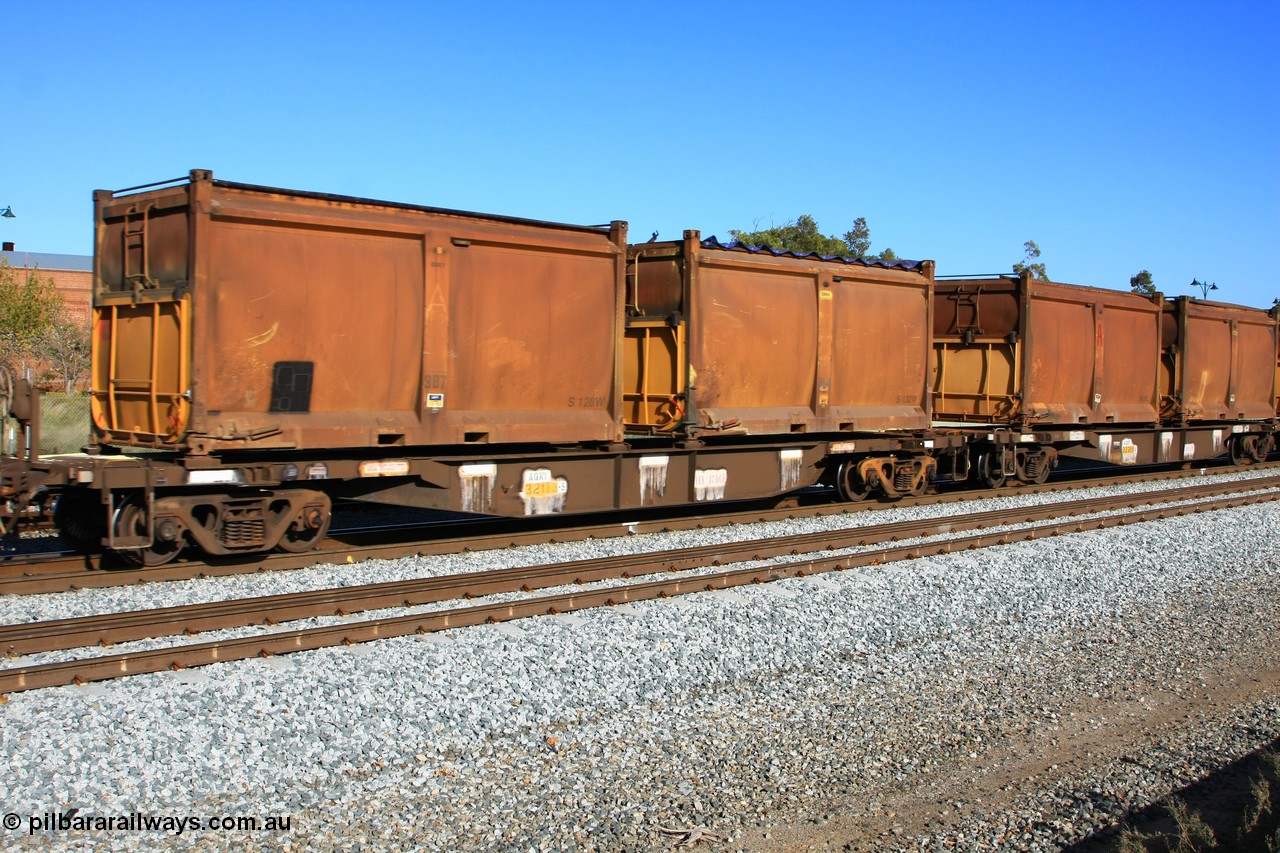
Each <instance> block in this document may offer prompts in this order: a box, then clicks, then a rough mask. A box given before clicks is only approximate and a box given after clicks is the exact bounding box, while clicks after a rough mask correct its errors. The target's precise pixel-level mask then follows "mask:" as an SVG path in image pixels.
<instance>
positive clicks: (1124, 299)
mask: <svg viewBox="0 0 1280 853" xmlns="http://www.w3.org/2000/svg"><path fill="white" fill-rule="evenodd" d="M934 294H935V296H934V354H935V362H936V371H935V374H934V402H933V406H934V413H935V414H934V416H935V418H937V419H938V420H939V421H977V422H990V423H1010V424H1014V423H1018V424H1021V423H1027V424H1032V423H1034V424H1046V425H1048V424H1085V423H1099V424H1101V423H1126V424H1154V423H1156V422H1157V421H1158V420H1159V417H1158V416H1159V393H1158V381H1159V363H1160V313H1161V307H1160V305H1159V304H1158V303H1157V302H1156V301H1153V300H1152V299H1149V298H1147V297H1144V296H1139V295H1138V294H1134V293H1126V292H1123V291H1118V290H1104V289H1101V288H1094V287H1080V286H1077V285H1070V284H1057V283H1053V282H1046V281H1036V280H1034V279H1032V278H1031V277H1030V276H1029V275H1023V276H1021V277H1018V278H1013V277H1003V278H998V279H967V280H950V281H940V282H938V283H937V284H936V286H935V288H934Z"/></svg>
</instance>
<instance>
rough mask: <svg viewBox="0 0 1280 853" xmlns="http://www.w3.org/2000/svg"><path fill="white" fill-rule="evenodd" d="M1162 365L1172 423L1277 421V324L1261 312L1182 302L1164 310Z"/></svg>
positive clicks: (1185, 299)
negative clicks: (1271, 368) (1273, 366)
mask: <svg viewBox="0 0 1280 853" xmlns="http://www.w3.org/2000/svg"><path fill="white" fill-rule="evenodd" d="M1161 328H1162V344H1163V346H1164V352H1165V357H1164V360H1163V361H1162V364H1161V388H1162V389H1163V392H1164V414H1165V417H1166V418H1168V419H1170V420H1176V421H1182V422H1187V423H1193V422H1197V421H1238V420H1268V419H1270V418H1273V417H1275V415H1276V381H1277V376H1276V371H1273V370H1269V369H1267V368H1265V367H1262V365H1270V364H1274V363H1276V362H1277V344H1276V340H1277V333H1276V319H1275V317H1274V316H1273V315H1272V314H1271V313H1270V312H1267V311H1263V310H1261V309H1259V308H1246V307H1244V306H1240V305H1227V304H1224V303H1220V302H1204V301H1201V300H1198V299H1195V298H1194V297H1191V296H1179V297H1178V298H1176V299H1171V300H1169V301H1168V302H1166V303H1165V306H1164V323H1163V326H1162V327H1161Z"/></svg>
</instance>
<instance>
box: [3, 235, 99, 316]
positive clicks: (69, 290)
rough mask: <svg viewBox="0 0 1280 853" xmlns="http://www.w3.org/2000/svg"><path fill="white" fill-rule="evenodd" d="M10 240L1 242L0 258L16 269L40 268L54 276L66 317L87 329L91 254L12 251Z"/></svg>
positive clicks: (90, 300)
mask: <svg viewBox="0 0 1280 853" xmlns="http://www.w3.org/2000/svg"><path fill="white" fill-rule="evenodd" d="M12 246H13V244H12V243H5V244H4V251H0V258H3V259H4V260H5V261H7V262H8V264H9V266H10V267H12V268H13V269H17V270H35V269H38V270H39V271H40V275H42V276H46V277H48V278H50V279H52V280H53V286H54V287H56V288H57V289H58V292H59V293H61V294H62V298H63V300H64V302H65V303H66V307H67V319H69V320H74V321H76V322H78V323H80V324H81V325H82V326H83V327H84V328H85V330H86V331H87V330H88V329H89V322H90V316H91V315H90V305H91V302H92V297H93V256H92V255H54V254H48V253H44V252H18V251H13V250H12V249H11V247H12Z"/></svg>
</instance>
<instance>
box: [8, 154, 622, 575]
mask: <svg viewBox="0 0 1280 853" xmlns="http://www.w3.org/2000/svg"><path fill="white" fill-rule="evenodd" d="M94 203H95V204H94V208H95V223H96V228H95V236H96V245H95V263H94V267H95V269H94V294H93V300H94V301H93V332H92V335H93V339H92V350H93V365H92V429H93V438H94V442H95V447H94V448H92V449H93V450H94V452H92V453H90V454H86V455H82V456H76V457H63V458H54V459H43V460H35V459H34V454H31V453H29V452H28V457H29V460H28V463H27V465H26V467H25V468H21V467H18V466H11V470H16V471H19V474H20V476H21V478H22V484H21V487H22V488H26V489H27V490H30V488H31V486H32V485H33V484H34V483H37V482H39V481H40V480H41V479H43V484H44V485H46V486H49V487H52V488H54V489H57V490H60V494H61V496H60V498H59V500H58V504H57V518H56V520H57V522H58V524H59V527H60V529H61V530H62V531H63V533H64V535H65V536H66V537H67V538H68V539H69V540H71V541H72V542H74V543H75V544H76V545H78V546H80V547H82V548H84V549H85V550H94V549H96V548H99V547H103V546H105V547H107V548H110V549H113V550H117V551H120V552H122V553H130V554H134V555H135V556H138V557H139V559H143V560H145V561H147V562H151V563H158V562H163V561H165V560H167V559H171V558H172V557H173V556H174V555H175V554H176V553H177V552H178V551H179V550H181V548H182V547H184V546H185V545H186V544H189V543H194V544H197V545H199V547H200V548H201V549H203V550H204V551H205V552H207V553H210V554H215V555H218V554H235V553H244V552H254V551H261V550H266V549H270V548H272V547H276V546H279V547H283V548H286V549H289V550H305V549H308V548H311V547H314V545H315V544H316V543H317V542H318V541H320V540H321V539H322V538H323V535H324V533H325V531H326V530H327V528H328V524H329V518H330V510H331V505H332V500H333V499H334V498H337V497H346V498H357V499H367V500H372V501H383V502H397V503H405V504H410V505H417V506H424V507H431V508H442V509H460V510H468V511H473V512H492V513H506V514H513V515H521V514H536V513H538V512H544V511H556V510H559V509H560V508H562V507H563V505H564V502H565V491H566V489H565V484H564V482H563V480H557V478H556V477H554V476H552V475H551V474H550V472H549V471H547V470H546V468H545V466H542V465H539V464H532V463H530V460H531V459H532V460H536V459H538V458H540V454H541V455H546V454H548V453H552V452H553V448H560V447H566V446H567V447H571V448H596V447H600V446H611V445H614V444H616V443H617V442H618V441H620V440H621V438H622V437H623V426H622V411H621V394H620V381H619V375H620V370H621V360H620V356H621V345H620V340H621V329H622V300H623V292H624V286H625V267H626V224H625V223H623V222H613V223H612V224H610V225H606V226H576V225H563V224H556V223H547V222H538V221H531V220H523V219H517V218H512V217H500V216H489V215H482V214H472V213H463V212H459V211H450V210H442V209H437V208H428V207H421V206H415V205H404V204H395V203H390V202H376V201H370V200H366V199H355V198H347V197H339V196H331V195H325V194H319V193H307V192H298V191H292V190H280V189H273V188H268V187H259V186H250V185H245V184H237V183H231V182H227V181H221V180H215V179H214V178H213V176H212V174H211V173H209V172H207V171H201V170H197V171H193V172H191V173H190V176H189V179H187V180H183V181H175V182H167V183H165V184H160V185H149V186H147V187H138V188H133V189H130V190H124V191H119V192H111V191H105V190H104V191H98V192H96V193H95V194H94ZM18 408H19V409H21V410H23V411H26V409H30V408H31V406H29V405H25V404H23V405H20V406H19V407H18ZM138 448H146V449H147V450H148V451H149V453H148V454H147V455H140V454H139V453H138V452H137V449H138ZM500 476H503V477H506V478H509V479H508V480H506V482H505V483H504V486H503V488H501V489H499V488H498V480H499V477H500ZM15 482H16V481H15ZM584 482H586V481H585V479H584ZM16 490H17V489H15V491H16ZM584 491H587V492H588V494H587V497H588V499H589V500H588V503H592V502H593V503H594V504H597V505H598V504H600V503H602V502H603V503H605V505H612V501H604V499H603V498H601V497H599V496H594V495H591V494H590V493H589V490H584ZM603 491H604V492H605V493H606V494H611V491H610V490H609V487H608V486H605V487H604V489H603ZM597 505H592V506H590V508H599V507H598V506H597Z"/></svg>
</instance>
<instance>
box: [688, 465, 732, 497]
mask: <svg viewBox="0 0 1280 853" xmlns="http://www.w3.org/2000/svg"><path fill="white" fill-rule="evenodd" d="M728 485H729V472H728V471H727V470H725V469H724V468H699V469H698V470H696V471H694V472H693V493H694V499H695V500H700V501H722V500H724V492H725V488H726V487H727V486H728Z"/></svg>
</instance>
